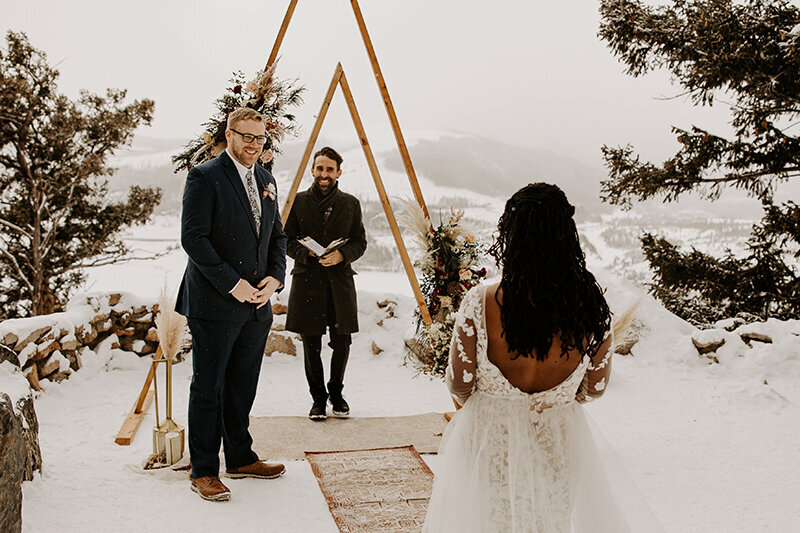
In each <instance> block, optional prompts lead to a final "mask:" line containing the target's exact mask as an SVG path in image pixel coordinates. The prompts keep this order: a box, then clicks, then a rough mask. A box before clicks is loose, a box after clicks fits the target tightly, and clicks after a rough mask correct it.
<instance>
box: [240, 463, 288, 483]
mask: <svg viewBox="0 0 800 533" xmlns="http://www.w3.org/2000/svg"><path fill="white" fill-rule="evenodd" d="M226 472H227V473H228V477H230V478H234V479H238V478H242V477H256V478H260V479H272V478H276V477H280V476H282V475H283V474H285V473H286V467H285V466H283V465H282V464H281V463H265V462H263V461H256V462H255V463H253V464H249V465H247V466H240V467H239V468H228V469H227V470H226Z"/></svg>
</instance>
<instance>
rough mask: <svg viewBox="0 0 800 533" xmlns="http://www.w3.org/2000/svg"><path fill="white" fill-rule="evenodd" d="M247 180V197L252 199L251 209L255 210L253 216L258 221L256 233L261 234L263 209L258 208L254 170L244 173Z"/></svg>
mask: <svg viewBox="0 0 800 533" xmlns="http://www.w3.org/2000/svg"><path fill="white" fill-rule="evenodd" d="M244 177H245V180H247V198H248V199H249V200H250V209H252V211H253V218H254V219H255V221H256V235H259V236H260V235H261V210H260V209H259V208H258V193H257V192H256V184H255V182H254V181H253V171H252V170H248V171H247V174H245V175H244Z"/></svg>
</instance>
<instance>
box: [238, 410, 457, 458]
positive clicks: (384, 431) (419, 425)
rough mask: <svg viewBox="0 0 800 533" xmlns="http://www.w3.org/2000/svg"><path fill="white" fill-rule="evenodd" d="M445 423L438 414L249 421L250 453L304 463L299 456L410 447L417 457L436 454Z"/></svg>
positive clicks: (296, 417)
mask: <svg viewBox="0 0 800 533" xmlns="http://www.w3.org/2000/svg"><path fill="white" fill-rule="evenodd" d="M445 426H447V420H446V419H445V418H444V416H442V414H441V413H427V414H424V415H414V416H392V417H374V418H355V417H354V418H328V419H327V420H325V421H324V422H314V421H312V420H309V419H308V418H306V417H304V416H274V417H253V418H251V419H250V433H251V435H253V449H254V451H255V452H256V453H257V454H258V456H259V457H261V458H262V459H265V460H270V461H273V460H298V459H305V455H304V454H303V452H307V451H308V452H315V451H337V450H355V449H364V448H390V447H394V446H405V445H408V444H412V445H414V447H415V448H416V449H417V451H418V452H419V453H436V452H437V451H438V450H439V441H441V440H442V432H443V431H444V428H445Z"/></svg>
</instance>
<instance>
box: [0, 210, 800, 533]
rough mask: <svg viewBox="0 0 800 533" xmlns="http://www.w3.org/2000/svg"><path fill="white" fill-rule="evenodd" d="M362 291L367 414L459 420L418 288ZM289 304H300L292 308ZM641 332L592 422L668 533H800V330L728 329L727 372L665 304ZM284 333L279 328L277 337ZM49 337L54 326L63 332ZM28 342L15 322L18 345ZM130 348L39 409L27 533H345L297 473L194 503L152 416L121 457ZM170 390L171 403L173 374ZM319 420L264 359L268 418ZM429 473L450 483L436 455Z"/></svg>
mask: <svg viewBox="0 0 800 533" xmlns="http://www.w3.org/2000/svg"><path fill="white" fill-rule="evenodd" d="M147 229H149V231H150V232H151V236H152V234H160V235H164V234H166V233H171V234H173V235H174V232H175V226H174V224H170V223H168V222H165V220H163V219H162V220H160V221H158V222H157V223H155V224H154V225H150V226H149V227H148V228H147ZM137 231H141V232H142V233H140V235H144V234H145V233H146V232H145V230H137ZM165 240H169V239H165ZM154 242H156V239H154ZM163 244H164V243H163V242H161V245H163ZM154 246H155V245H154ZM588 260H589V263H590V268H591V269H592V270H593V271H594V272H595V274H596V275H597V277H598V280H599V281H600V283H601V285H603V286H604V287H607V289H608V290H607V298H608V299H609V302H610V305H611V307H612V310H614V311H615V312H621V311H623V310H624V309H625V308H626V307H627V306H629V305H630V304H631V303H632V302H634V301H635V300H636V299H637V298H639V297H640V296H641V289H639V288H637V287H635V286H634V285H633V284H632V283H631V282H629V281H627V280H625V279H624V278H622V277H621V276H620V275H618V274H617V272H616V271H615V270H612V269H606V268H605V266H606V265H609V263H606V262H605V260H604V259H603V257H601V256H599V255H590V256H589V257H588ZM184 266H185V256H184V255H183V252H182V251H180V250H178V251H175V252H172V253H170V254H168V255H166V256H164V257H162V258H160V259H158V260H156V261H151V262H145V263H141V262H140V263H129V264H125V265H114V266H109V267H104V268H102V269H98V270H95V271H92V272H90V281H89V286H90V287H91V289H92V290H93V291H97V292H98V293H102V292H104V291H114V292H116V291H117V290H118V289H119V288H120V280H123V279H124V280H125V282H124V288H125V289H126V291H128V292H129V293H130V294H131V296H130V298H131V300H126V302H127V303H126V304H125V305H126V306H127V305H129V304H130V301H132V300H135V299H139V300H141V301H148V299H152V297H154V296H156V295H157V294H158V293H159V292H160V291H161V289H162V287H164V286H165V285H166V286H167V287H168V288H170V289H174V288H175V287H177V283H178V281H179V280H180V276H181V274H182V272H183V268H184ZM356 269H357V270H358V268H357V264H356ZM356 285H357V287H358V291H359V309H360V323H361V332H360V333H358V334H357V335H355V336H354V343H353V347H352V351H351V358H350V362H349V363H348V370H347V376H346V389H345V394H346V396H347V399H348V402H349V403H350V405H351V408H352V414H353V416H396V415H409V414H418V413H427V412H431V411H436V412H443V411H448V410H451V409H452V402H451V400H450V397H449V394H448V393H447V391H446V389H445V387H444V385H443V384H442V382H441V381H439V380H438V379H431V378H429V377H427V376H425V375H418V373H417V371H416V370H415V369H414V368H413V365H410V364H405V357H404V351H403V338H404V337H406V336H408V335H409V334H410V333H411V332H413V327H414V326H413V320H412V311H413V308H414V300H413V298H412V296H411V290H410V287H409V283H408V280H407V278H406V276H405V274H404V273H402V272H396V273H392V272H363V271H362V272H361V273H360V274H359V275H358V276H357V277H356ZM287 297H288V289H287V290H286V291H284V292H283V293H281V294H280V295H278V297H277V299H278V300H280V301H284V302H285V300H286V298H287ZM386 299H390V300H392V301H395V302H397V304H396V305H395V310H394V317H392V318H386V316H387V313H386V310H385V309H381V308H379V307H378V306H377V302H379V301H382V300H386ZM84 301H85V300H84ZM84 312H85V311H84V307H82V306H80V305H77V303H76V304H75V306H71V307H70V308H69V309H68V311H67V312H66V313H65V314H64V315H65V316H64V317H62V318H61V319H59V320H62V319H63V322H64V323H69V324H74V323H77V322H79V321H80V320H83V317H84V315H83V313H84ZM639 317H640V319H641V320H642V322H643V327H642V329H641V339H640V341H639V342H638V343H637V344H636V345H634V347H633V349H632V355H631V356H617V357H616V358H615V360H614V369H613V373H612V376H611V379H610V381H609V383H608V384H607V390H606V393H605V395H604V396H603V397H602V398H600V399H598V400H596V401H594V402H592V403H590V404H587V406H586V410H587V412H588V413H589V414H590V416H591V417H592V419H593V420H594V421H595V422H596V424H597V425H598V426H599V428H600V429H601V431H602V432H603V433H604V434H605V436H606V438H607V440H608V441H609V443H610V445H611V446H612V448H613V449H614V451H615V452H616V454H617V455H618V457H619V459H620V461H621V462H622V464H623V465H624V467H625V468H626V469H627V470H628V472H629V473H630V475H631V477H632V479H633V480H634V482H635V483H636V485H637V486H638V488H639V490H640V491H641V492H642V494H643V496H644V498H645V499H646V500H647V502H648V503H649V505H650V506H651V507H652V509H653V511H654V513H655V514H656V516H657V517H658V519H659V520H660V521H661V523H662V524H663V525H664V527H665V528H666V530H667V531H670V532H681V533H684V532H708V531H725V532H748V533H749V532H754V531H791V530H793V529H794V528H795V527H796V524H797V523H798V522H800V498H798V497H797V496H798V493H800V482H798V480H797V476H796V473H797V472H798V471H800V454H798V453H797V450H796V442H797V438H798V436H799V435H800V336H799V335H798V334H799V333H800V324H798V321H786V322H778V321H767V322H765V323H763V324H755V325H749V326H745V327H740V328H739V329H738V330H735V331H733V332H724V334H725V338H726V344H725V346H723V347H722V348H720V351H719V352H718V355H719V356H721V357H719V363H712V362H711V361H710V360H709V359H708V358H707V357H705V356H700V355H698V353H697V350H696V349H695V348H694V346H693V344H692V340H691V337H692V335H693V334H695V333H697V330H696V329H695V328H694V327H692V326H691V325H690V324H688V323H686V322H685V321H683V320H681V319H679V318H677V317H675V316H674V315H672V314H670V313H668V312H667V311H666V310H665V309H664V308H663V307H661V306H660V305H659V304H658V303H657V302H656V301H655V300H653V299H652V298H650V297H647V296H645V297H644V298H643V300H642V303H641V307H640V310H639ZM79 319H80V320H79ZM284 319H285V317H283V316H276V323H282V322H283V321H284ZM382 319H383V325H382V326H378V325H377V323H378V322H379V321H381V320H382ZM9 322H10V321H9ZM42 323H43V324H44V323H47V324H48V325H49V324H51V323H52V318H51V319H48V320H45V319H42ZM26 327H27V326H26ZM12 329H13V328H12V327H11V326H10V325H8V324H7V323H3V324H0V333H2V334H4V332H6V331H8V330H12ZM29 329H30V330H31V331H33V330H34V329H35V327H33V326H30V327H29ZM65 329H68V328H65ZM747 332H757V333H761V334H765V335H769V336H770V337H771V338H772V340H773V342H772V343H771V344H767V343H762V342H757V341H752V342H751V346H748V345H747V344H746V343H744V342H743V341H742V340H741V335H740V334H741V333H747ZM729 339H730V340H729ZM736 339H738V343H737V342H736ZM114 340H115V338H114V337H112V338H110V339H107V340H105V341H104V342H102V343H100V344H99V345H98V346H97V347H96V351H95V352H92V351H91V350H88V349H85V350H84V351H83V352H82V363H83V366H82V368H81V369H80V370H79V371H77V372H74V373H73V374H72V375H71V376H70V377H69V379H67V380H65V381H63V382H61V383H58V384H56V383H51V382H49V381H46V380H45V381H43V382H42V386H43V389H44V390H43V392H42V393H38V394H37V395H36V399H35V402H36V411H37V415H38V419H39V423H40V443H41V447H42V455H43V464H44V473H43V474H42V475H36V476H35V479H34V480H33V481H30V482H26V483H25V484H24V485H23V493H24V499H23V524H24V530H25V531H26V532H37V531H108V530H112V529H113V530H115V531H161V530H165V529H169V530H172V531H198V530H213V529H222V530H226V531H227V530H230V529H232V528H233V527H235V528H236V529H238V530H241V531H274V532H307V531H309V532H310V531H314V532H321V533H326V532H330V533H334V532H336V531H337V528H336V526H335V524H334V522H333V519H332V518H331V515H330V513H329V511H328V508H327V504H326V503H325V499H324V497H323V496H322V493H321V492H320V490H319V487H318V485H317V483H316V480H315V478H314V476H313V474H312V473H311V470H310V468H309V466H308V464H307V463H306V462H305V461H289V462H287V463H286V466H287V473H286V475H285V476H284V477H282V478H280V479H278V480H268V481H263V480H247V479H244V480H225V482H226V484H228V486H229V487H230V488H231V490H232V491H233V497H232V499H231V501H230V502H227V503H224V504H212V503H209V502H205V501H202V500H201V499H200V498H199V497H198V496H197V495H196V494H194V493H192V492H191V491H190V490H189V482H188V479H187V477H186V474H184V473H176V472H172V471H169V470H160V471H154V472H146V471H144V470H142V468H141V466H142V463H143V461H144V460H145V459H146V458H147V456H148V455H149V454H150V453H151V452H152V438H151V431H150V428H152V427H153V426H154V424H155V417H154V413H153V408H152V407H151V408H150V411H149V412H148V414H147V415H146V417H145V419H144V421H143V422H142V425H141V427H140V428H139V431H138V434H137V436H136V438H135V439H134V440H133V442H132V444H131V445H130V446H117V445H116V444H114V437H115V436H116V433H117V431H118V430H119V428H120V425H121V424H122V422H123V420H124V419H125V417H126V416H127V414H128V412H129V411H130V409H131V406H132V405H133V402H134V401H135V399H136V397H137V395H138V394H139V391H140V390H141V387H142V383H143V382H144V379H145V376H146V375H147V372H148V369H149V365H150V359H149V358H148V357H142V358H139V357H137V356H135V355H133V354H131V353H129V352H125V351H122V350H119V349H115V348H112V344H113V342H114ZM373 342H375V343H376V344H377V345H378V346H379V347H380V348H382V349H383V350H384V351H383V352H381V353H380V354H379V355H373V353H372V349H371V346H372V343H373ZM296 344H297V345H298V347H299V343H296ZM325 350H326V351H325V352H324V353H326V354H327V353H328V352H327V350H328V348H327V347H325ZM725 350H728V351H725ZM326 359H327V358H326ZM190 380H191V361H190V360H189V361H187V362H184V363H180V364H178V365H176V366H175V367H174V369H173V391H174V398H173V406H174V407H173V409H174V411H173V412H174V413H175V418H176V420H177V421H178V423H180V424H182V425H184V426H185V425H186V416H185V413H186V409H187V401H188V390H189V383H190ZM158 387H159V393H162V391H164V387H165V384H164V375H163V371H162V372H159V383H158ZM0 390H2V391H4V392H10V393H11V394H13V395H17V396H19V395H20V394H27V382H26V380H25V378H24V377H23V376H22V374H21V373H20V372H19V371H18V370H16V369H15V368H14V367H13V365H11V364H10V363H3V364H2V365H0ZM162 402H163V398H162ZM309 407H310V399H309V397H308V392H307V385H306V382H305V377H304V371H303V362H302V358H300V357H293V356H290V355H287V354H274V355H272V356H271V357H265V358H264V361H263V363H262V368H261V375H260V381H259V388H258V394H257V396H256V400H255V404H254V406H253V410H252V415H253V416H289V415H295V416H305V415H306V414H307V411H308V408H309ZM161 412H163V403H162V408H161ZM276 438H279V437H278V436H276ZM424 458H425V460H426V461H427V462H428V463H429V464H430V465H431V468H432V469H433V470H434V472H435V471H436V465H437V457H436V456H435V455H426V456H424ZM264 459H269V458H264Z"/></svg>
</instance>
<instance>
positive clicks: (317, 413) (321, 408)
mask: <svg viewBox="0 0 800 533" xmlns="http://www.w3.org/2000/svg"><path fill="white" fill-rule="evenodd" d="M327 403H328V401H327V399H322V400H314V405H312V406H311V411H309V412H308V418H310V419H311V420H325V419H326V418H328V415H327V414H326V413H325V408H326V407H327Z"/></svg>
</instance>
